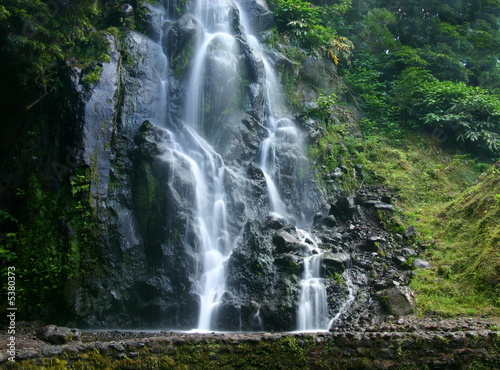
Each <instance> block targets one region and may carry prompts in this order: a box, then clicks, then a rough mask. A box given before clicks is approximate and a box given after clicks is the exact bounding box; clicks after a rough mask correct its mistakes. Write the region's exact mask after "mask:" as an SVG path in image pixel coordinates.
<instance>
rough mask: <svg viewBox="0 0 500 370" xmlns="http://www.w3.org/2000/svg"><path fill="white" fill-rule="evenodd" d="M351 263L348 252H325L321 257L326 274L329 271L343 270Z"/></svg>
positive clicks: (339, 271)
mask: <svg viewBox="0 0 500 370" xmlns="http://www.w3.org/2000/svg"><path fill="white" fill-rule="evenodd" d="M351 264H352V262H351V256H350V255H349V254H348V253H328V252H327V253H325V254H324V255H323V259H322V265H323V268H324V269H325V272H326V274H328V273H331V272H338V273H341V272H343V271H344V270H345V269H346V268H348V267H350V266H351Z"/></svg>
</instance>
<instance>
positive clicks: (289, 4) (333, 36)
mask: <svg viewBox="0 0 500 370" xmlns="http://www.w3.org/2000/svg"><path fill="white" fill-rule="evenodd" d="M270 3H271V5H272V9H273V11H274V16H275V20H276V26H277V28H278V31H280V32H281V33H283V34H285V35H286V36H287V37H290V38H291V41H292V43H294V44H296V45H297V46H299V47H301V48H303V49H305V50H306V51H307V52H308V53H309V54H311V55H313V56H316V57H319V56H328V57H330V58H332V59H333V61H334V62H335V64H338V63H339V60H340V59H343V60H348V59H349V56H350V55H351V52H352V48H353V45H352V43H351V41H349V40H348V39H347V38H345V37H342V36H339V34H338V32H337V29H336V27H335V26H336V22H335V20H336V17H338V16H340V15H341V14H344V13H345V12H346V11H347V10H348V9H349V5H350V3H351V0H342V1H341V2H340V3H339V4H336V5H322V6H316V5H313V4H312V3H310V2H307V1H302V0H271V1H270ZM332 15H333V18H332Z"/></svg>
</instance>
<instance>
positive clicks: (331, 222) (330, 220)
mask: <svg viewBox="0 0 500 370" xmlns="http://www.w3.org/2000/svg"><path fill="white" fill-rule="evenodd" d="M323 224H324V225H325V226H329V227H334V226H335V225H337V220H336V219H335V216H334V215H328V216H326V217H325V218H323Z"/></svg>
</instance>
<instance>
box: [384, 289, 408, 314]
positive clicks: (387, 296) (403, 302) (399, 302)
mask: <svg viewBox="0 0 500 370" xmlns="http://www.w3.org/2000/svg"><path fill="white" fill-rule="evenodd" d="M377 294H378V296H379V298H380V299H381V300H382V302H383V304H384V305H385V307H386V309H387V311H389V313H391V314H392V315H394V316H404V315H408V314H410V313H412V312H413V309H414V308H415V303H414V302H413V297H414V296H415V293H414V292H413V290H411V289H410V288H408V287H407V286H395V287H392V288H390V289H387V290H383V291H381V292H379V293H377Z"/></svg>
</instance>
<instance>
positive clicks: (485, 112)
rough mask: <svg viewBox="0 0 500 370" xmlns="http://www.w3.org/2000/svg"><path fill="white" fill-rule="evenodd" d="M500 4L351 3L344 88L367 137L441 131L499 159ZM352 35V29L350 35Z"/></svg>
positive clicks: (484, 0)
mask: <svg viewBox="0 0 500 370" xmlns="http://www.w3.org/2000/svg"><path fill="white" fill-rule="evenodd" d="M499 17H500V2H499V1H497V0H477V1H473V2H470V1H453V2H449V1H439V2H432V1H416V0H414V1H390V2H387V1H366V0H357V1H354V2H353V6H352V8H351V10H350V11H349V12H348V13H347V14H346V16H345V18H346V21H347V22H348V23H349V24H351V25H352V26H353V27H352V31H351V32H350V34H349V37H350V39H351V40H353V42H354V45H355V55H354V58H353V63H352V64H353V66H352V68H350V69H349V70H345V71H344V72H343V73H344V74H345V77H346V80H347V82H348V84H349V85H350V86H351V88H352V89H353V91H354V92H355V93H356V94H357V95H358V101H359V102H360V103H361V104H362V107H363V110H364V112H365V114H366V120H365V123H366V126H367V129H368V130H375V131H377V130H378V131H380V130H382V131H384V132H386V133H387V134H396V135H398V134H399V133H400V132H401V131H400V130H401V128H404V127H411V128H424V129H425V130H428V131H429V132H432V131H433V130H434V129H435V128H436V127H438V128H440V129H443V130H444V131H446V133H447V135H449V136H453V137H454V138H456V139H458V140H460V141H465V142H467V144H468V145H467V146H468V148H469V150H471V151H476V152H479V153H486V154H488V155H489V156H492V157H498V150H499V146H498V145H499V141H498V140H499V136H498V135H499V134H500V127H499V120H498V107H499V103H498V100H499V96H498V93H499V92H500V63H499V62H498V60H499V57H500V32H499V28H498V22H499V19H500V18H499ZM348 29H349V28H348Z"/></svg>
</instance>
